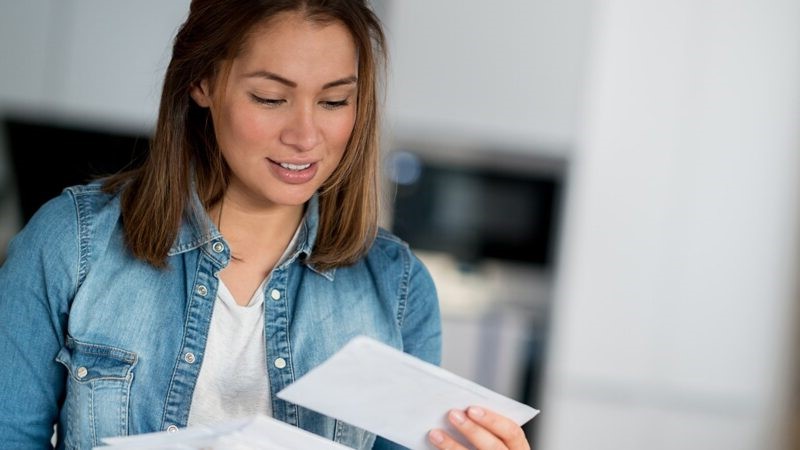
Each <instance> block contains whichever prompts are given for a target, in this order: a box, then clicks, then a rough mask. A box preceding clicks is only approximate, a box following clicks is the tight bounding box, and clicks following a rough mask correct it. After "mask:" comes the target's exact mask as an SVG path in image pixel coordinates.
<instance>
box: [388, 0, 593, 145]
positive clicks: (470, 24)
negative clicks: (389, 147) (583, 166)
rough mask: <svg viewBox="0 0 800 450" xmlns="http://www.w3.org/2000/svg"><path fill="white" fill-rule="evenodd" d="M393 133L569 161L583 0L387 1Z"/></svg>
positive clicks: (584, 20)
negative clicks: (541, 153) (495, 146)
mask: <svg viewBox="0 0 800 450" xmlns="http://www.w3.org/2000/svg"><path fill="white" fill-rule="evenodd" d="M387 13H388V19H387V23H386V26H387V28H388V38H389V42H390V44H391V48H390V56H391V60H390V73H391V83H390V85H389V101H388V117H389V120H390V127H391V129H392V131H393V132H394V133H395V134H396V135H397V136H398V137H399V138H400V139H403V140H407V139H408V138H409V137H418V138H419V137H422V138H433V139H446V140H449V143H451V144H452V143H453V141H456V142H464V141H465V142H467V143H470V144H474V143H475V141H476V140H477V141H479V142H481V143H486V144H487V146H490V145H500V146H506V147H509V148H512V149H517V148H523V149H528V151H532V150H531V149H535V151H545V152H549V153H551V154H554V155H556V156H565V154H566V153H567V151H568V149H569V148H570V147H571V146H572V145H573V143H574V139H575V129H576V126H577V121H578V105H579V101H580V95H581V90H580V86H581V80H582V69H583V67H584V64H585V58H586V48H587V46H588V43H587V38H588V23H589V18H590V9H589V1H588V0H559V1H555V2H553V1H544V0H533V1H532V0H506V1H502V2H485V1H480V0H436V1H428V0H402V1H393V2H390V3H388V8H387Z"/></svg>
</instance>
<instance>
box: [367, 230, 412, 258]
mask: <svg viewBox="0 0 800 450" xmlns="http://www.w3.org/2000/svg"><path fill="white" fill-rule="evenodd" d="M411 255H412V252H411V248H410V247H409V245H408V243H406V242H405V241H403V240H402V239H400V238H399V237H397V236H395V235H394V234H392V233H391V232H389V231H387V230H385V229H383V228H378V234H377V235H376V236H375V241H373V243H372V247H371V248H370V249H369V252H368V253H367V256H368V257H370V256H371V257H383V258H388V259H398V258H404V257H410V256H411Z"/></svg>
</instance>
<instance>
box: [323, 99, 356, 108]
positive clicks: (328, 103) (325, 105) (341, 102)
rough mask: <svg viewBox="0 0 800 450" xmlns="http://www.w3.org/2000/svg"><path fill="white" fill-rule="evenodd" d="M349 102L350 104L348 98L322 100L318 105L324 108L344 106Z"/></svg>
mask: <svg viewBox="0 0 800 450" xmlns="http://www.w3.org/2000/svg"><path fill="white" fill-rule="evenodd" d="M349 104H350V100H349V99H344V100H338V101H323V102H320V105H322V107H323V108H325V109H339V108H344V107H345V106H347V105H349Z"/></svg>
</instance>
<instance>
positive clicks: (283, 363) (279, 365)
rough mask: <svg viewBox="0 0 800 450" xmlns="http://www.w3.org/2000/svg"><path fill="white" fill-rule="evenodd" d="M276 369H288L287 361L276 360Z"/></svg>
mask: <svg viewBox="0 0 800 450" xmlns="http://www.w3.org/2000/svg"><path fill="white" fill-rule="evenodd" d="M275 367H277V368H278V369H283V368H284V367H286V360H285V359H283V358H278V359H276V360H275Z"/></svg>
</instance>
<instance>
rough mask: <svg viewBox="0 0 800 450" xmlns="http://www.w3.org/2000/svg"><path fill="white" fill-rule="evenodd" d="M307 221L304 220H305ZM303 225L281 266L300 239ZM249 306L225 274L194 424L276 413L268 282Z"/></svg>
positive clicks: (194, 402) (194, 404) (192, 418)
mask: <svg viewBox="0 0 800 450" xmlns="http://www.w3.org/2000/svg"><path fill="white" fill-rule="evenodd" d="M301 225H302V221H301ZM299 231H300V226H298V227H297V230H296V231H295V233H294V237H292V240H291V242H290V243H289V245H288V246H287V247H286V250H285V251H284V252H283V255H282V256H281V257H280V259H279V260H278V263H277V264H275V266H276V267H277V266H279V265H280V264H282V263H283V262H284V261H286V259H287V258H289V256H290V255H291V253H292V250H294V248H295V246H296V245H297V236H298V234H299ZM268 280H269V277H267V279H265V280H264V281H262V282H261V285H260V286H259V287H258V289H256V291H255V293H253V297H252V298H250V302H249V303H248V304H247V305H246V306H241V305H239V304H238V303H236V300H234V298H233V295H232V294H231V293H230V291H229V290H228V288H227V286H225V284H224V283H223V282H222V280H221V279H220V280H219V288H218V289H217V298H216V301H215V302H214V311H213V313H212V314H211V324H210V325H209V330H208V339H207V341H206V349H205V355H204V357H203V365H202V366H201V367H200V374H199V375H198V377H197V384H196V385H195V387H194V393H193V394H192V405H191V407H190V409H189V421H188V425H189V426H191V425H204V424H210V423H215V422H219V421H222V420H227V419H235V418H240V417H247V416H250V415H253V414H266V415H268V416H271V415H272V405H271V403H270V394H269V391H270V390H269V374H268V373H267V361H266V342H265V341H264V285H265V284H267V281H268Z"/></svg>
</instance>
